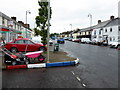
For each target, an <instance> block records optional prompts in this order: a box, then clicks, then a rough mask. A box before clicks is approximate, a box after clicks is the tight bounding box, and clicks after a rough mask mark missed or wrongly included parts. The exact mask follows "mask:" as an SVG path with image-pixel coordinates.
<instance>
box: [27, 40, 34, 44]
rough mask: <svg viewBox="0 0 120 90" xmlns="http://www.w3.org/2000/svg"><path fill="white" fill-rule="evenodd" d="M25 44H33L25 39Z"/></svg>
mask: <svg viewBox="0 0 120 90" xmlns="http://www.w3.org/2000/svg"><path fill="white" fill-rule="evenodd" d="M25 44H33V43H32V42H31V41H29V40H25Z"/></svg>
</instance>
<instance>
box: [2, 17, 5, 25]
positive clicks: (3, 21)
mask: <svg viewBox="0 0 120 90" xmlns="http://www.w3.org/2000/svg"><path fill="white" fill-rule="evenodd" d="M2 24H3V25H5V19H4V17H2Z"/></svg>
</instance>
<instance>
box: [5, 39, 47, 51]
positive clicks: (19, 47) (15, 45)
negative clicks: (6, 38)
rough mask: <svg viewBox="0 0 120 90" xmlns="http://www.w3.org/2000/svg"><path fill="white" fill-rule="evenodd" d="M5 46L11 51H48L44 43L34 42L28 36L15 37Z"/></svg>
mask: <svg viewBox="0 0 120 90" xmlns="http://www.w3.org/2000/svg"><path fill="white" fill-rule="evenodd" d="M5 48H6V49H8V50H9V51H11V52H12V53H13V52H18V51H46V50H47V48H46V47H44V45H43V44H38V43H34V42H33V41H31V40H30V39H28V38H19V39H15V40H14V41H12V42H8V43H6V45H5Z"/></svg>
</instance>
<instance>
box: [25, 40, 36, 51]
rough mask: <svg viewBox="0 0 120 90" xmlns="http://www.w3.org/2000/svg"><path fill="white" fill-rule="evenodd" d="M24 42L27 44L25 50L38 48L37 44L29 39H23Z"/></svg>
mask: <svg viewBox="0 0 120 90" xmlns="http://www.w3.org/2000/svg"><path fill="white" fill-rule="evenodd" d="M25 44H26V45H27V51H36V50H38V46H37V45H36V44H35V43H33V42H32V41H30V40H25Z"/></svg>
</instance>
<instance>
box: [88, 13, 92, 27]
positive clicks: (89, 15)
mask: <svg viewBox="0 0 120 90" xmlns="http://www.w3.org/2000/svg"><path fill="white" fill-rule="evenodd" d="M88 17H90V28H91V26H92V15H91V14H88Z"/></svg>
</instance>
